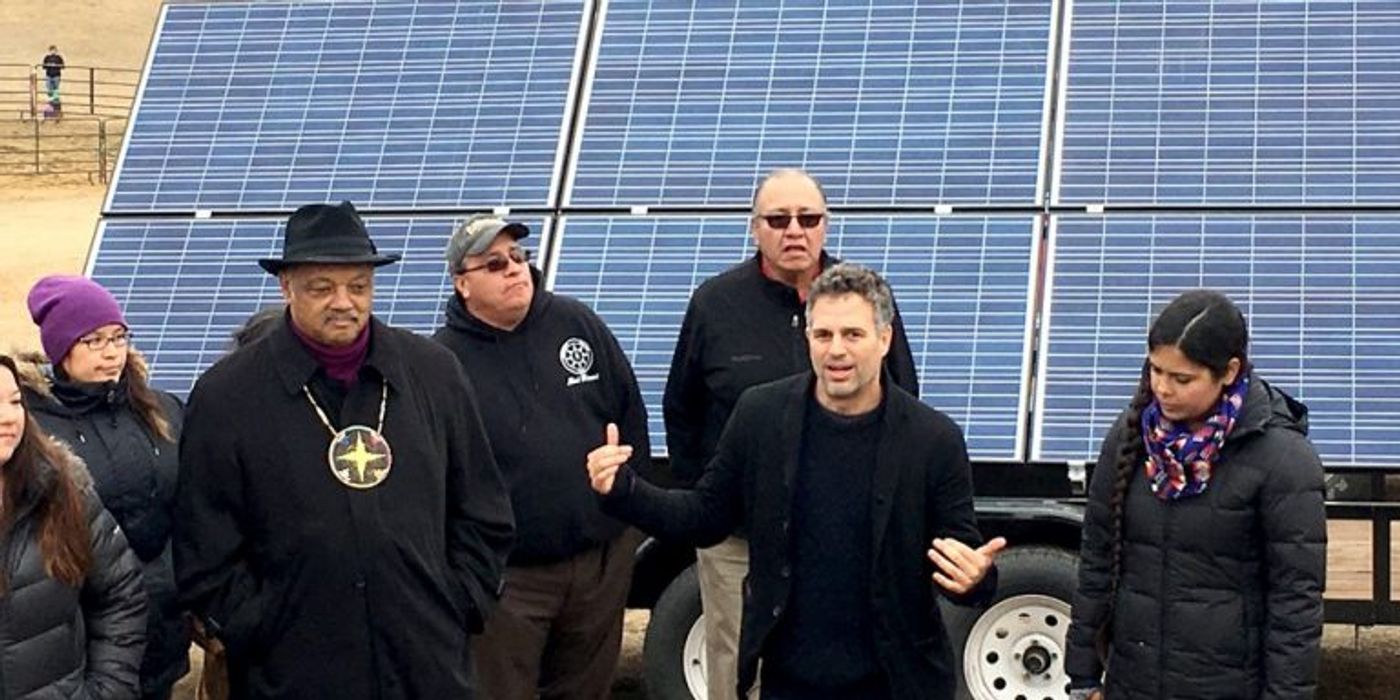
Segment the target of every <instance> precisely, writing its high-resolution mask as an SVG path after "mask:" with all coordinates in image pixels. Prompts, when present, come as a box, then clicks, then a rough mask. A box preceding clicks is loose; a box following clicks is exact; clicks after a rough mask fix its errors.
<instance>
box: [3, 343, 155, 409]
mask: <svg viewBox="0 0 1400 700" xmlns="http://www.w3.org/2000/svg"><path fill="white" fill-rule="evenodd" d="M14 358H15V365H16V366H17V367H18V368H19V384H20V386H21V387H23V388H25V389H28V390H30V391H32V392H34V393H35V394H37V395H39V396H42V397H44V398H46V399H53V382H54V366H53V362H51V361H50V360H49V358H48V356H47V355H45V354H44V353H42V352H38V351H29V352H21V353H17V354H16V355H15V356H14ZM123 371H124V372H130V373H132V374H133V375H138V376H140V377H141V378H142V379H143V380H148V379H149V378H150V376H151V369H150V365H149V364H147V363H146V356H145V355H142V354H141V353H140V351H138V350H136V349H135V348H127V351H126V369H125V370H123Z"/></svg>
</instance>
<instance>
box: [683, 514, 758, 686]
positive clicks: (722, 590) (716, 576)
mask: <svg viewBox="0 0 1400 700" xmlns="http://www.w3.org/2000/svg"><path fill="white" fill-rule="evenodd" d="M695 559H696V567H695V570H696V573H697V574H698V575H699V578H700V605H701V607H702V608H703V609H704V611H705V675H706V677H705V686H706V688H707V689H708V691H709V700H737V698H736V694H735V688H736V687H737V686H738V685H739V629H740V627H741V626H742V624H743V618H744V577H745V576H747V575H748V573H749V543H748V541H747V540H745V539H743V538H739V537H730V538H729V539H727V540H725V541H723V542H721V543H719V544H717V545H715V546H713V547H710V548H708V549H697V550H696V551H695ZM758 694H759V693H758V683H757V682H755V683H754V685H753V687H752V688H750V689H749V694H748V700H757V699H758Z"/></svg>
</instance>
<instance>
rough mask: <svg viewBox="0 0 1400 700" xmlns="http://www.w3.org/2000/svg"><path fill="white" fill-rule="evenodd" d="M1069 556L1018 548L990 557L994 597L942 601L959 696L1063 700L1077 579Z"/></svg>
mask: <svg viewBox="0 0 1400 700" xmlns="http://www.w3.org/2000/svg"><path fill="white" fill-rule="evenodd" d="M1078 562H1079V559H1078V557H1076V556H1075V555H1073V554H1071V553H1069V552H1066V551H1064V550H1062V549H1056V548H1052V547H1017V548H1013V549H1008V550H1006V552H1005V553H1003V554H1002V555H1001V556H1000V557H998V558H997V569H998V583H997V594H996V597H995V598H993V599H992V603H991V605H990V606H989V607H988V608H987V609H986V610H983V611H978V610H973V609H969V608H962V607H959V606H955V605H950V604H945V605H944V608H943V612H944V620H945V621H946V626H947V629H948V637H949V641H950V642H952V646H953V653H954V655H955V656H956V659H957V662H958V664H959V665H961V666H962V669H963V672H962V676H961V678H960V679H959V683H958V697H959V698H960V700H968V699H970V700H1003V699H1004V700H1014V699H1016V698H1021V699H1032V700H1063V698H1065V697H1066V696H1067V695H1068V694H1069V677H1068V676H1067V675H1065V666H1064V661H1065V658H1064V649H1065V632H1066V631H1068V628H1069V606H1070V601H1071V600H1073V598H1074V589H1075V586H1076V585H1077V584H1078V573H1077V572H1078Z"/></svg>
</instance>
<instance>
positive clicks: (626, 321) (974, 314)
mask: <svg viewBox="0 0 1400 700" xmlns="http://www.w3.org/2000/svg"><path fill="white" fill-rule="evenodd" d="M1037 232H1038V228H1037V224H1036V222H1035V219H1034V217H1031V216H1024V215H1023V216H998V217H982V216H975V217H943V218H934V217H889V216H844V217H836V218H835V220H834V221H833V222H832V226H831V230H830V232H829V233H828V236H827V249H828V250H829V251H831V252H832V253H833V254H835V255H837V256H839V257H843V258H845V259H847V260H850V261H852V262H860V263H863V264H867V265H870V266H871V267H873V268H875V269H876V270H878V271H880V272H881V273H882V274H883V275H884V276H885V277H886V279H887V280H888V281H889V282H890V285H891V287H892V288H893V290H894V293H895V299H896V302H897V303H898V306H899V310H900V314H901V315H902V316H903V319H904V324H905V329H906V331H907V332H908V334H909V343H910V346H911V349H912V350H913V353H914V359H915V362H916V364H917V366H918V371H919V378H920V382H921V393H922V395H923V399H924V400H925V401H927V402H928V403H930V404H932V405H933V406H935V407H937V408H939V409H941V410H943V411H944V412H946V413H948V414H949V415H950V416H952V417H953V419H954V420H956V421H957V422H958V424H959V425H961V426H962V428H963V430H964V432H965V433H966V436H967V441H968V447H969V450H970V451H971V453H972V454H973V455H974V456H977V457H984V458H995V459H1017V458H1020V456H1021V444H1022V440H1021V438H1020V436H1021V435H1022V433H1023V430H1022V426H1023V423H1022V422H1021V421H1022V416H1023V415H1024V410H1023V405H1022V400H1023V397H1022V386H1024V383H1025V377H1026V372H1027V368H1028V367H1027V366H1028V361H1027V352H1026V348H1027V345H1028V340H1027V338H1028V335H1027V317H1028V290H1029V286H1030V280H1029V275H1030V270H1031V265H1032V260H1034V259H1035V258H1034V256H1033V250H1034V248H1035V245H1036V244H1035V241H1036V240H1038V236H1037ZM558 240H559V242H558V247H557V255H556V260H557V263H556V265H555V269H554V270H553V272H552V276H551V279H552V283H553V289H554V290H555V291H557V292H559V293H562V294H567V295H570V296H573V297H575V298H577V299H579V300H581V301H583V302H584V303H586V304H588V305H589V306H591V307H592V308H593V309H594V310H596V311H597V312H598V314H599V315H601V316H602V317H603V318H604V319H605V320H606V321H607V322H608V325H609V326H610V327H611V328H612V330H613V333H615V334H616V335H617V337H618V341H619V342H620V343H621V344H622V348H623V350H624V351H626V352H627V354H628V356H629V358H630V359H631V360H632V364H633V369H634V370H635V371H636V373H637V378H638V382H639V383H640V384H641V388H642V395H643V398H644V400H645V401H646V404H647V407H648V409H649V410H650V412H651V424H650V430H651V436H652V442H653V451H655V452H657V453H658V454H661V453H664V452H665V435H666V432H665V429H664V426H663V423H662V418H661V395H662V392H663V390H664V388H665V382H666V373H667V371H668V369H669V368H670V363H671V354H672V352H673V350H674V348H675V342H676V336H677V333H678V332H679V331H680V325H681V319H682V318H683V317H684V315H685V308H686V304H687V302H688V301H689V299H690V294H691V292H692V291H693V290H694V289H695V287H697V286H698V285H699V284H700V283H701V282H703V281H704V280H706V279H708V278H709V277H711V276H713V275H715V274H716V273H718V272H721V271H723V270H725V269H727V268H729V267H731V266H733V265H734V264H736V263H738V262H739V261H741V260H744V259H745V257H746V256H747V255H751V254H752V252H753V251H752V248H751V246H750V244H749V241H750V239H749V236H748V232H747V228H746V222H745V217H743V216H737V217H735V216H700V217H696V216H676V217H656V216H635V217H632V216H629V217H578V216H575V217H566V218H565V219H564V220H562V221H561V223H560V228H559V239H558Z"/></svg>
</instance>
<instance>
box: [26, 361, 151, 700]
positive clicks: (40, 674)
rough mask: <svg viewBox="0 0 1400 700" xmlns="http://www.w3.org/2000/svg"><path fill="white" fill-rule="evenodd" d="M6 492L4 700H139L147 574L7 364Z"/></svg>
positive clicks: (83, 473)
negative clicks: (29, 405)
mask: <svg viewBox="0 0 1400 700" xmlns="http://www.w3.org/2000/svg"><path fill="white" fill-rule="evenodd" d="M0 494H3V500H2V501H0V503H3V504H0V543H4V547H3V551H4V556H3V557H0V698H34V699H35V700H38V699H39V698H84V699H90V700H131V699H133V698H136V697H137V696H138V695H137V693H138V688H139V685H140V681H139V677H140V671H139V667H140V664H141V649H142V646H143V644H144V643H145V629H146V594H145V593H144V592H143V591H142V590H141V565H140V563H139V562H137V561H136V557H134V556H132V554H131V550H129V549H128V548H127V545H126V538H125V537H123V536H122V531H121V530H120V529H119V528H118V527H117V524H116V522H115V521H113V520H112V516H111V515H110V514H109V513H108V512H107V511H106V510H104V509H103V508H102V504H101V503H100V502H99V501H98V498H97V495H96V494H94V493H93V491H92V482H91V480H90V479H89V477H88V474H87V470H86V469H84V468H83V463H82V460H80V459H78V458H77V457H76V456H74V455H73V453H72V452H70V451H68V450H67V449H65V448H64V447H63V446H62V445H60V444H59V443H57V442H55V441H54V440H52V439H50V438H49V437H48V436H47V435H46V434H45V433H44V431H43V428H41V427H40V426H39V423H38V422H37V421H33V420H30V415H29V412H28V411H27V410H26V408H25V402H24V398H23V393H22V392H21V390H20V382H19V368H18V367H17V366H16V364H15V361H14V360H13V359H11V358H10V357H8V356H5V355H0Z"/></svg>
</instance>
